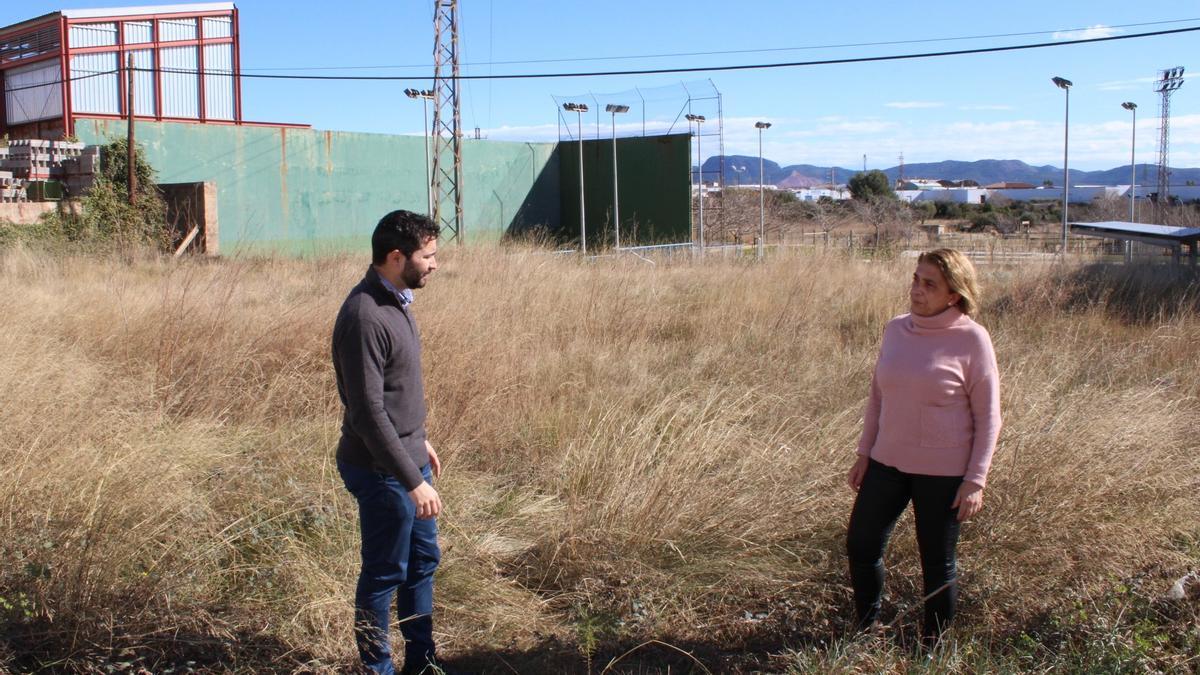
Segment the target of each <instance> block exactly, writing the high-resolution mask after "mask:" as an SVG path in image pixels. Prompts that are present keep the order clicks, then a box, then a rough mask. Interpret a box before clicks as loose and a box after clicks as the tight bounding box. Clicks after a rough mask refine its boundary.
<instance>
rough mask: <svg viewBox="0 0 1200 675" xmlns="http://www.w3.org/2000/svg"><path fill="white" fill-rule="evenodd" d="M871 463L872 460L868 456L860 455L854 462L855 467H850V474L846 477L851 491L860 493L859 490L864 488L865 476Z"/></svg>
mask: <svg viewBox="0 0 1200 675" xmlns="http://www.w3.org/2000/svg"><path fill="white" fill-rule="evenodd" d="M870 462H871V458H869V457H867V456H866V455H859V456H858V459H856V460H854V466H852V467H850V473H849V474H848V475H847V476H846V484H847V485H849V486H850V489H851V490H854V491H855V492H858V488H860V487H862V482H863V476H865V475H867V464H869V463H870Z"/></svg>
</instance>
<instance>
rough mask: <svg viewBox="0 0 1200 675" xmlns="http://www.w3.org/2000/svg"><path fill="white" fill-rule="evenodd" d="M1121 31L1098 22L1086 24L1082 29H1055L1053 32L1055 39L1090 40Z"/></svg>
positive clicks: (1110, 35)
mask: <svg viewBox="0 0 1200 675" xmlns="http://www.w3.org/2000/svg"><path fill="white" fill-rule="evenodd" d="M1120 32H1121V31H1119V30H1117V29H1116V28H1113V27H1112V26H1105V25H1104V24H1102V23H1098V24H1096V25H1095V26H1088V27H1087V28H1084V29H1082V30H1065V31H1056V32H1055V33H1054V39H1055V40H1092V39H1095V38H1105V37H1112V36H1114V35H1116V34H1118V33H1120Z"/></svg>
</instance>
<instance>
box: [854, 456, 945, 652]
mask: <svg viewBox="0 0 1200 675" xmlns="http://www.w3.org/2000/svg"><path fill="white" fill-rule="evenodd" d="M961 484H962V476H923V475H919V474H913V473H905V472H903V471H900V470H899V469H896V468H894V467H890V466H888V465H886V464H881V463H879V462H876V461H875V460H873V459H872V460H870V463H869V464H868V466H867V474H866V475H865V476H864V477H863V482H862V486H861V487H859V489H858V497H857V498H856V499H855V500H854V510H853V512H852V513H851V514H850V527H849V529H848V531H847V533H846V552H847V553H848V554H849V558H850V582H851V584H852V585H853V586H854V609H855V613H856V614H857V616H858V628H859V629H860V630H865V629H866V628H868V627H870V626H871V624H873V623H874V622H875V621H876V620H878V618H879V604H880V597H881V596H882V595H883V580H884V569H883V550H884V548H885V547H886V546H887V542H888V538H889V537H891V534H892V528H893V527H895V525H896V520H897V519H898V518H899V517H900V514H901V513H903V512H904V509H905V507H907V506H908V502H909V501H910V500H911V501H912V505H913V515H914V516H915V519H914V520H915V521H916V526H917V548H918V550H919V551H920V553H921V571H922V576H923V577H924V579H923V581H924V582H925V584H924V586H925V595H926V596H929V599H927V600H926V601H925V617H924V621H923V622H922V627H921V635H922V638H924V639H926V640H927V641H931V640H935V639H936V638H937V637H938V636H940V635H941V633H942V631H944V630H946V628H947V627H948V626H949V625H950V621H951V620H952V619H953V618H954V609H955V605H956V604H957V600H958V585H957V583H956V582H957V577H958V574H957V569H956V563H955V556H954V549H955V547H956V545H957V544H958V531H959V523H958V509H952V508H950V505H951V504H953V503H954V498H955V496H956V495H957V494H958V486H959V485H961Z"/></svg>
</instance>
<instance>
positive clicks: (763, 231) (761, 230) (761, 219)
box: [754, 122, 771, 260]
mask: <svg viewBox="0 0 1200 675" xmlns="http://www.w3.org/2000/svg"><path fill="white" fill-rule="evenodd" d="M754 127H755V128H756V129H758V259H759V260H762V258H763V253H764V247H765V245H766V244H765V243H764V242H765V241H766V238H767V207H766V197H765V194H766V193H765V190H766V183H765V181H764V180H763V149H762V135H763V130H764V129H770V128H771V123H770V122H755V123H754Z"/></svg>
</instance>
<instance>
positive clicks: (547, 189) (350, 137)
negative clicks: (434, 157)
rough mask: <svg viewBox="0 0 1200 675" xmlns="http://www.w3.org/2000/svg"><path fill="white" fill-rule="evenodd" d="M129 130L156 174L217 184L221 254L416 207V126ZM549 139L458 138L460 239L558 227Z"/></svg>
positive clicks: (102, 132) (420, 187)
mask: <svg viewBox="0 0 1200 675" xmlns="http://www.w3.org/2000/svg"><path fill="white" fill-rule="evenodd" d="M125 133H126V131H125V124H124V122H116V121H107V120H79V121H78V123H77V125H76V134H77V135H78V137H79V140H81V141H84V142H85V143H89V144H103V143H106V142H108V141H109V140H111V139H113V138H116V137H121V136H124V135H125ZM136 134H137V141H138V143H139V144H140V145H141V146H142V147H143V148H145V150H146V154H147V158H148V159H149V161H150V164H151V165H152V166H154V168H155V169H156V170H157V172H158V180H159V182H160V183H190V182H202V181H212V182H215V183H216V184H217V190H218V199H217V203H218V212H219V225H220V249H221V252H222V253H225V254H229V253H239V252H254V251H282V252H288V253H293V254H320V253H326V252H333V251H343V250H351V251H361V250H364V248H365V247H366V246H367V244H368V242H369V241H370V233H371V230H372V229H373V228H374V227H375V223H376V222H377V221H378V220H379V218H380V217H381V216H382V215H383V214H385V213H387V212H388V211H391V210H393V209H398V208H404V209H409V210H412V211H417V212H424V211H425V209H426V196H425V179H424V176H425V151H424V147H423V143H424V140H425V139H423V138H422V137H420V136H390V135H383V134H361V133H348V132H335V131H317V130H311V129H287V128H279V127H251V126H223V125H201V124H180V123H170V122H141V121H139V122H138V125H137V129H136ZM555 145H556V144H554V143H509V142H498V141H482V140H479V141H477V140H473V139H471V140H464V142H463V183H464V185H463V194H464V197H465V201H464V205H463V206H464V213H465V216H464V217H465V227H464V229H465V231H466V241H468V242H477V241H487V240H497V239H499V238H500V237H501V236H502V235H503V234H505V233H506V232H509V231H516V230H524V229H532V228H535V227H539V226H540V227H544V228H545V229H548V230H551V231H555V230H557V229H559V227H560V223H559V211H560V209H559V183H558V180H559V170H558V165H557V155H556V153H555Z"/></svg>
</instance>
